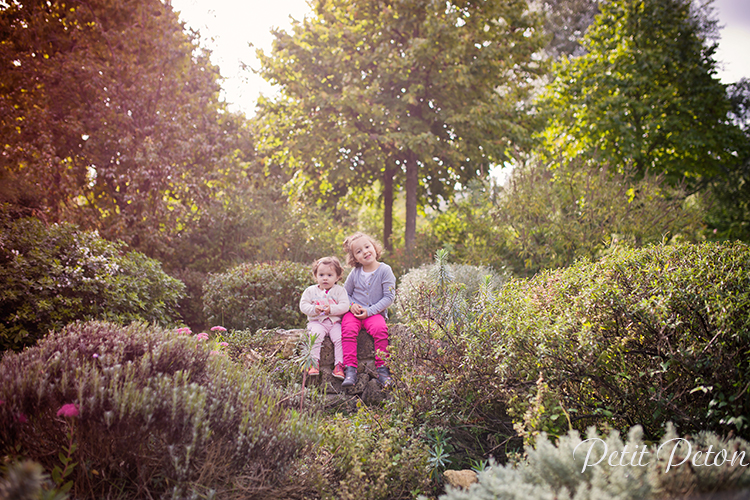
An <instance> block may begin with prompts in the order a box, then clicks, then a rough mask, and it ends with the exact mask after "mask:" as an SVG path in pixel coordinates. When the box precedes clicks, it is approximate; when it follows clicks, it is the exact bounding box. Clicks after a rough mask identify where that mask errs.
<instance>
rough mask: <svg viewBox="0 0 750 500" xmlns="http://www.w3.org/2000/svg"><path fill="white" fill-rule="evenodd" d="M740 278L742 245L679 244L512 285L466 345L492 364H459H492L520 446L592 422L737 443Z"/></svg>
mask: <svg viewBox="0 0 750 500" xmlns="http://www.w3.org/2000/svg"><path fill="white" fill-rule="evenodd" d="M748 270H750V249H748V247H747V246H746V245H743V244H740V243H734V244H729V243H727V244H702V245H688V244H679V245H674V246H652V247H648V248H645V249H642V250H631V249H622V248H616V249H613V251H612V252H611V254H609V255H607V256H606V257H604V258H603V259H602V260H601V261H599V262H597V263H593V264H592V263H589V262H587V261H580V262H578V263H576V264H575V265H574V266H571V267H570V268H567V269H561V270H558V271H549V272H544V273H541V274H539V275H537V276H535V277H534V278H532V279H530V280H528V281H512V282H510V283H509V284H508V285H506V286H505V287H504V288H503V289H502V290H501V292H500V293H499V294H498V296H497V297H496V299H495V300H496V301H497V304H498V307H496V308H494V309H493V311H492V312H493V315H492V328H490V329H489V331H490V332H492V333H491V335H489V336H488V337H484V338H483V337H478V338H477V339H476V340H475V341H476V342H479V343H480V344H481V343H483V342H486V343H487V344H484V345H488V344H491V345H492V348H491V350H492V355H490V356H488V353H487V352H486V349H485V350H484V352H482V351H479V350H477V351H475V352H473V353H472V354H471V355H470V356H469V359H467V360H466V361H465V362H466V363H467V364H469V365H482V364H487V363H492V364H494V371H495V373H496V377H495V379H494V380H493V381H492V383H493V385H494V386H495V389H494V390H495V391H497V394H498V395H500V394H504V395H505V397H506V398H507V399H504V400H505V401H507V403H508V405H509V412H510V413H511V414H512V415H513V416H514V420H515V422H516V424H517V428H519V430H520V432H521V434H522V435H524V436H525V437H527V438H528V437H530V438H532V439H533V436H535V435H536V434H538V433H539V431H541V430H546V431H547V432H548V433H550V434H554V435H560V434H562V433H563V432H564V431H565V430H567V429H568V428H569V427H570V426H571V425H572V426H573V427H574V428H577V429H579V430H582V428H584V427H585V426H588V425H590V424H592V423H597V424H602V425H603V424H605V423H606V424H607V425H610V426H613V427H615V428H619V429H624V428H627V427H629V426H632V425H636V424H640V425H643V427H644V429H645V431H646V433H647V435H648V436H650V437H657V436H659V435H661V433H662V432H663V427H664V425H665V423H666V422H667V421H673V422H675V423H676V424H678V425H679V427H680V428H681V429H682V430H684V431H685V432H690V433H692V432H697V431H699V430H702V429H708V430H713V431H716V432H720V433H727V432H730V431H731V432H734V433H737V434H738V435H740V436H748V435H750V425H748V424H749V423H750V422H748V420H747V417H746V415H748V414H750V406H749V405H750V398H748V394H749V393H748V391H750V361H749V360H748V357H747V355H746V354H747V351H748V346H749V345H750V339H749V338H748V332H749V331H750V330H749V329H748V327H749V326H750V314H749V313H748V311H750V308H748V304H750V271H748ZM540 378H541V380H540ZM535 381H537V382H536V383H535Z"/></svg>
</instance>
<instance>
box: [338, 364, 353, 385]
mask: <svg viewBox="0 0 750 500" xmlns="http://www.w3.org/2000/svg"><path fill="white" fill-rule="evenodd" d="M356 383H357V367H356V366H347V367H346V374H345V375H344V381H343V382H341V387H351V386H353V385H354V384H356Z"/></svg>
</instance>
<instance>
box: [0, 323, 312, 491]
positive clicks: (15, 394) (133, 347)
mask: <svg viewBox="0 0 750 500" xmlns="http://www.w3.org/2000/svg"><path fill="white" fill-rule="evenodd" d="M280 399H281V393H280V392H279V391H278V390H277V389H276V388H275V387H274V386H273V385H272V384H270V383H269V381H268V379H267V375H266V373H265V371H263V370H259V371H248V370H247V369H245V368H243V367H241V366H240V365H237V364H235V363H232V362H231V361H230V360H229V359H227V358H226V357H225V356H222V355H215V354H211V353H210V352H209V347H207V345H206V343H205V342H203V341H201V340H200V337H199V336H188V335H181V334H179V333H176V332H170V331H164V330H161V329H159V328H157V327H153V326H147V325H145V324H138V323H134V324H131V325H130V326H128V327H122V326H117V325H114V324H111V323H98V322H91V323H75V324H73V325H69V326H68V327H67V328H66V329H64V330H63V331H62V332H60V333H54V334H51V335H50V336H48V337H47V338H45V339H44V340H43V341H41V342H40V343H39V344H38V345H37V346H35V347H31V348H28V349H26V350H24V351H23V352H21V353H12V354H7V355H6V356H5V357H4V358H3V359H2V361H1V362H0V400H2V404H0V456H5V457H6V459H8V458H10V459H20V458H23V459H27V460H33V461H36V462H38V463H40V464H42V465H43V466H44V468H45V470H46V471H49V472H51V473H52V475H53V476H54V469H55V467H61V462H62V461H63V460H64V459H65V458H70V460H71V461H72V462H74V463H75V466H74V467H73V469H72V474H71V475H69V476H68V478H67V479H68V480H70V481H72V490H71V493H72V495H73V497H74V498H114V497H116V498H197V497H200V498H206V497H211V496H212V495H214V496H215V498H223V499H224V498H229V499H231V498H250V497H252V498H260V497H264V498H294V497H296V496H297V495H298V494H299V493H300V491H302V490H307V489H308V488H309V485H305V484H303V483H304V481H303V478H299V477H298V476H293V475H292V471H293V470H294V469H295V467H294V466H293V464H294V461H295V458H296V457H298V456H301V455H302V454H304V453H305V452H306V450H308V448H309V447H310V446H312V445H313V443H314V440H315V436H316V434H315V431H314V426H313V425H310V424H306V423H305V422H303V421H301V420H300V418H299V416H298V415H296V414H295V413H294V412H292V411H290V410H289V409H287V408H286V407H284V405H282V404H279V403H280ZM66 412H67V413H66ZM65 414H67V415H69V416H67V417H66V416H65ZM71 445H74V447H73V452H72V453H69V450H70V449H71Z"/></svg>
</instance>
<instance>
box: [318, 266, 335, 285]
mask: <svg viewBox="0 0 750 500" xmlns="http://www.w3.org/2000/svg"><path fill="white" fill-rule="evenodd" d="M337 280H338V276H337V275H336V270H335V269H334V268H333V266H331V265H328V264H321V265H319V266H318V271H317V272H316V273H315V281H317V282H318V286H319V287H320V288H322V289H323V290H330V289H331V287H333V285H335V284H336V281H337Z"/></svg>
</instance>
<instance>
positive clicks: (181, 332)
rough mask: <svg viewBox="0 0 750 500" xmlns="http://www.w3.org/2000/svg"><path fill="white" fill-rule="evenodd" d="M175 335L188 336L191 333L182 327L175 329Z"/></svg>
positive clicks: (188, 329)
mask: <svg viewBox="0 0 750 500" xmlns="http://www.w3.org/2000/svg"><path fill="white" fill-rule="evenodd" d="M177 333H179V334H180V335H190V334H191V333H193V332H191V331H190V328H189V327H187V326H183V327H182V328H178V329H177Z"/></svg>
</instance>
